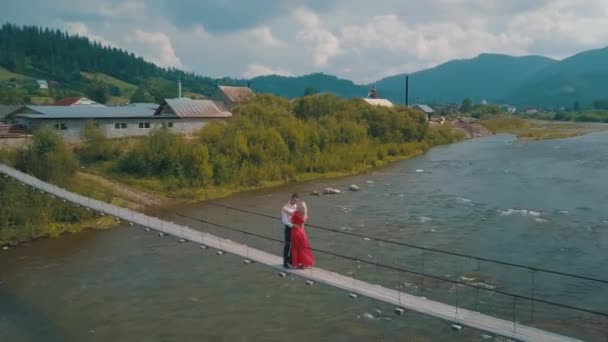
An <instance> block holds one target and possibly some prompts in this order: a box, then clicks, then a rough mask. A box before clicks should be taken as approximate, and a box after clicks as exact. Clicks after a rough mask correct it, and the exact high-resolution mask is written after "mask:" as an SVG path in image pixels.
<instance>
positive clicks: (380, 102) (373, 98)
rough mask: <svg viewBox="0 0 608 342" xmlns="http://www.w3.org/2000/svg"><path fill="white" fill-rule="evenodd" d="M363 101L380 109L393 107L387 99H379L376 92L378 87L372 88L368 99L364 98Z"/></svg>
mask: <svg viewBox="0 0 608 342" xmlns="http://www.w3.org/2000/svg"><path fill="white" fill-rule="evenodd" d="M363 101H365V102H367V103H368V104H370V105H372V106H378V107H388V108H392V107H393V103H392V102H391V101H389V100H387V99H382V98H379V95H378V91H376V87H375V86H374V87H372V89H371V90H370V91H369V94H367V97H366V98H363Z"/></svg>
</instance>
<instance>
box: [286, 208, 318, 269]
mask: <svg viewBox="0 0 608 342" xmlns="http://www.w3.org/2000/svg"><path fill="white" fill-rule="evenodd" d="M291 223H292V224H293V227H292V228H291V264H292V265H293V267H296V268H298V267H300V268H301V267H304V268H306V267H312V265H313V264H314V263H315V259H314V258H313V256H312V250H311V249H310V242H308V236H306V232H305V231H304V218H303V217H302V213H300V212H299V211H296V212H295V213H294V214H293V217H292V218H291Z"/></svg>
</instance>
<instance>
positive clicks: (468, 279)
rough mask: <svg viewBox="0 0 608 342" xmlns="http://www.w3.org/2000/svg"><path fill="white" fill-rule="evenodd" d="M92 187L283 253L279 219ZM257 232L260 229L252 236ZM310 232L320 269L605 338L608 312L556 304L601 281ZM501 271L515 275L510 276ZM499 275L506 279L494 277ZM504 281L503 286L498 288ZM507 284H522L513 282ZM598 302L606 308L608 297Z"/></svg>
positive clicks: (598, 287) (602, 285) (599, 287)
mask: <svg viewBox="0 0 608 342" xmlns="http://www.w3.org/2000/svg"><path fill="white" fill-rule="evenodd" d="M79 185H80V186H84V187H86V186H88V185H86V184H79ZM89 187H90V186H89ZM90 188H91V189H92V190H94V191H98V192H100V193H104V194H105V195H109V196H114V197H118V198H121V199H123V200H125V201H130V202H133V203H135V204H138V205H141V206H144V207H147V208H149V209H150V210H155V211H156V213H157V214H161V215H162V216H164V217H165V218H170V219H174V220H175V221H178V220H180V221H182V222H185V223H186V224H187V225H188V226H190V227H193V228H195V229H199V230H201V231H205V232H209V233H211V234H213V235H217V236H221V237H224V238H228V239H231V240H233V241H238V242H241V243H243V244H245V245H247V246H251V247H253V248H259V249H262V250H265V251H268V252H271V253H273V254H278V255H281V254H282V248H283V240H282V236H281V234H282V230H281V229H280V228H279V225H280V219H279V218H278V217H274V216H271V215H265V214H261V213H256V212H252V211H249V210H243V209H239V208H234V207H230V206H226V205H221V204H217V203H207V202H205V203H204V204H205V205H212V206H216V207H221V208H224V210H225V211H224V212H223V213H222V212H220V213H219V215H216V216H217V217H215V220H214V219H213V218H209V215H208V214H209V213H208V212H204V213H201V214H199V215H194V214H192V213H184V212H180V211H174V210H169V211H161V209H159V208H157V207H154V206H152V205H150V204H146V203H142V202H138V201H133V200H131V199H127V198H125V197H124V196H123V197H120V196H117V195H116V194H110V193H108V192H107V191H103V190H100V189H96V188H92V187H90ZM201 216H204V217H201ZM252 217H258V218H262V219H264V220H267V222H265V223H261V224H260V221H255V220H252ZM228 218H229V219H228ZM223 221H227V222H230V223H229V224H226V223H224V222H223ZM254 226H255V227H256V228H257V227H262V228H261V229H253V228H254ZM307 227H308V228H313V229H316V230H318V231H319V232H322V233H324V234H319V232H316V233H312V234H311V232H310V230H309V236H310V237H311V242H312V244H313V248H312V250H313V253H314V254H315V258H316V265H318V266H319V267H322V268H325V269H330V270H334V271H339V272H341V273H343V274H345V275H348V276H351V277H353V278H357V279H360V280H362V281H368V282H371V283H376V284H379V285H382V286H386V287H389V288H392V289H395V290H398V291H404V292H407V293H410V294H414V295H418V296H422V297H427V298H430V299H435V300H438V301H442V302H444V303H447V304H450V305H453V306H454V307H455V308H462V309H468V310H473V311H479V312H484V313H487V314H491V315H493V316H496V317H499V318H502V319H505V320H509V321H513V322H515V323H514V326H513V329H517V324H526V325H528V326H536V327H538V328H545V329H547V330H549V331H554V332H558V333H562V334H565V335H570V336H576V337H579V338H582V339H584V340H605V339H606V338H608V312H607V311H604V310H605V308H606V307H608V306H605V305H603V304H601V303H598V302H593V301H591V303H594V304H598V305H597V306H598V308H597V309H596V308H591V309H590V308H589V305H581V303H576V302H575V303H564V302H562V301H558V300H556V299H554V298H553V297H555V296H556V295H559V292H558V291H557V290H559V289H561V288H563V284H564V278H565V279H567V280H569V281H571V282H572V284H570V285H568V286H571V287H575V288H581V287H583V288H590V289H593V290H594V291H595V293H598V294H603V293H606V292H605V291H606V290H608V286H607V284H608V281H605V280H603V279H598V278H594V277H589V276H584V275H582V276H581V275H575V274H569V273H565V272H559V271H554V270H545V269H541V268H537V267H531V266H526V265H518V264H514V263H508V262H502V261H499V260H492V259H488V258H482V257H477V256H469V255H465V254H461V253H452V252H450V251H443V250H438V249H433V248H426V247H422V246H416V245H412V244H408V243H402V242H399V241H391V240H387V239H382V238H378V237H374V236H366V235H362V234H355V233H351V232H345V231H341V230H337V229H331V228H327V227H321V226H315V225H307ZM404 249H408V250H409V253H403V250H404ZM396 255H397V256H398V257H395V256H396ZM442 257H443V259H442ZM446 258H447V259H446ZM497 266H498V268H497ZM500 267H502V269H501V268H500ZM504 268H511V269H510V270H507V271H505V269H504ZM499 272H502V273H501V274H498V275H496V276H495V277H492V276H490V275H495V274H497V273H499ZM501 276H502V279H505V280H504V281H501V282H499V281H497V279H498V278H501ZM543 277H545V278H546V279H543ZM509 278H514V279H519V281H508V280H509ZM555 278H560V279H559V281H558V282H559V283H561V284H562V286H561V287H558V288H557V289H552V290H551V291H544V286H548V285H549V286H550V285H551V281H552V280H553V281H556V279H555ZM488 279H489V280H488ZM521 279H525V280H521ZM543 280H545V281H543ZM547 280H549V282H547ZM602 298H604V299H602ZM598 299H600V302H601V300H605V296H603V295H602V296H601V297H598ZM602 309H604V310H602Z"/></svg>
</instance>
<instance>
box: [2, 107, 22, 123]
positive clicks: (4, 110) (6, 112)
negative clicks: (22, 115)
mask: <svg viewBox="0 0 608 342" xmlns="http://www.w3.org/2000/svg"><path fill="white" fill-rule="evenodd" d="M21 107H22V106H21V105H8V106H5V105H0V122H3V121H4V118H5V117H6V116H7V115H9V114H11V113H13V112H14V111H16V110H17V109H19V108H21Z"/></svg>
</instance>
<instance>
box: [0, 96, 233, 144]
mask: <svg viewBox="0 0 608 342" xmlns="http://www.w3.org/2000/svg"><path fill="white" fill-rule="evenodd" d="M231 116H232V114H231V113H229V112H224V111H221V110H220V109H219V108H218V107H217V106H216V105H215V104H214V103H213V102H211V101H208V100H191V99H188V98H180V99H167V100H164V101H163V103H162V104H161V105H160V106H158V105H156V104H153V103H136V104H130V105H126V106H115V107H106V106H99V107H98V106H23V107H21V108H19V109H18V110H16V111H15V112H13V113H11V114H9V115H8V116H7V118H8V119H9V120H10V121H11V122H12V123H13V124H16V125H18V126H20V127H22V128H24V129H26V130H28V131H35V130H37V129H40V128H42V127H48V126H50V127H54V128H55V129H57V131H58V132H59V134H60V135H61V136H63V138H64V139H66V140H67V141H78V140H80V138H81V134H82V131H83V130H84V127H85V125H86V123H87V122H88V121H93V122H94V123H95V124H96V125H97V126H98V127H99V128H100V129H101V131H102V133H103V134H104V135H105V136H106V137H108V138H125V137H133V136H143V135H148V134H150V133H151V132H152V131H153V130H155V129H158V128H161V127H166V128H167V129H169V130H170V131H172V132H175V133H178V134H184V135H190V134H192V133H194V132H195V131H197V130H199V129H200V128H202V127H203V126H205V125H206V124H207V123H208V122H209V121H211V120H216V119H226V118H229V117H231Z"/></svg>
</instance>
